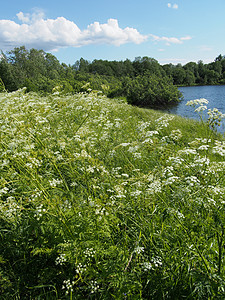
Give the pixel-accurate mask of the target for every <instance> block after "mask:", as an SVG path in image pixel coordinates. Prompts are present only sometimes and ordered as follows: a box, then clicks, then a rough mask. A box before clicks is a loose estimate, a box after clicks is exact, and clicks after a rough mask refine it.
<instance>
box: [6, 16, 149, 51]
mask: <svg viewBox="0 0 225 300" xmlns="http://www.w3.org/2000/svg"><path fill="white" fill-rule="evenodd" d="M17 17H18V20H19V21H20V23H22V24H18V23H16V22H14V21H11V20H0V49H8V48H12V47H16V46H19V45H25V46H26V47H27V48H32V47H34V48H39V49H43V50H45V51H50V50H57V49H59V48H60V47H80V46H84V45H90V44H112V45H115V46H120V45H122V44H125V43H135V44H140V43H142V42H144V41H145V40H146V39H147V36H146V35H142V34H140V33H139V32H138V31H137V30H136V29H134V28H131V27H126V28H125V29H122V28H120V27H119V24H118V21H117V20H116V19H109V20H108V21H107V23H105V24H100V23H99V22H94V23H93V24H90V25H88V26H87V29H85V30H81V29H80V28H79V27H78V26H77V25H76V24H75V23H74V22H72V21H69V20H67V19H65V18H64V17H58V18H56V19H45V18H44V14H43V12H41V11H39V12H36V13H33V14H24V13H23V12H19V13H18V14H17Z"/></svg>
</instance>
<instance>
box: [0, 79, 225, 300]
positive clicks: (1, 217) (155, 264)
mask: <svg viewBox="0 0 225 300" xmlns="http://www.w3.org/2000/svg"><path fill="white" fill-rule="evenodd" d="M153 79H154V78H153ZM83 88H84V89H88V85H87V86H86V87H83ZM57 92H58V93H57ZM62 92H63V89H62V88H61V87H60V86H59V88H55V90H54V91H53V94H51V95H48V96H46V97H41V96H40V95H39V94H36V93H25V90H24V89H22V90H18V91H16V92H13V93H2V94H1V95H0V104H1V111H0V119H1V124H0V129H1V130H0V158H1V161H0V170H1V177H0V294H1V299H182V298H189V299H223V298H224V296H225V285H224V282H225V281H224V279H225V268H224V254H225V252H224V251H225V250H224V226H225V217H224V208H225V207H224V205H225V204H224V194H225V176H224V174H225V165H224V155H225V141H224V139H223V138H222V137H221V136H219V135H218V134H217V133H216V132H215V130H214V129H215V126H216V124H218V123H219V122H220V119H221V117H223V115H221V114H220V112H218V110H213V111H208V113H209V118H208V120H207V123H206V122H203V121H202V123H199V122H197V121H193V120H188V119H183V118H181V117H175V116H172V115H166V114H162V113H159V112H156V111H153V110H149V109H148V110H147V109H141V108H137V107H133V106H130V105H128V104H126V103H124V102H122V101H121V100H119V99H118V100H111V99H108V98H106V97H105V96H103V95H102V96H97V93H95V92H90V91H89V93H80V94H76V95H68V94H67V95H63V96H60V93H62ZM189 104H191V105H194V106H196V105H197V106H198V105H200V106H199V107H200V109H199V108H198V107H197V108H196V109H197V111H198V112H200V113H201V110H202V109H203V107H205V104H206V102H205V101H204V102H203V101H202V100H201V101H200V100H198V101H197V100H196V101H194V102H193V103H189ZM203 104H204V105H203ZM209 127H210V128H212V129H213V130H210V128H209Z"/></svg>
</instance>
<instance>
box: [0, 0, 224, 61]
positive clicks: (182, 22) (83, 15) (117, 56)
mask: <svg viewBox="0 0 225 300" xmlns="http://www.w3.org/2000/svg"><path fill="white" fill-rule="evenodd" d="M224 16H225V0H216V1H212V0H174V1H173V0H168V1H166V0H110V1H109V0H70V1H69V0H64V1H56V0H55V1H53V0H45V1H44V0H29V1H28V0H20V1H18V0H17V1H16V0H10V1H5V2H4V5H1V10H0V49H1V50H3V52H5V51H9V50H11V49H13V48H14V47H18V46H21V45H25V46H26V47H27V48H28V49H29V48H37V49H43V50H44V51H46V52H51V53H53V54H54V55H55V56H56V57H57V58H58V59H59V60H60V62H65V63H66V64H73V63H74V62H75V61H76V60H78V59H80V58H81V57H83V58H84V59H87V60H89V61H92V60H93V59H107V60H125V59H126V58H128V59H130V60H134V59H135V57H137V56H141V57H142V56H148V57H152V58H155V59H156V60H158V61H159V63H161V64H165V63H173V64H177V63H181V64H185V63H187V62H190V61H196V62H197V61H198V60H203V62H204V63H208V62H211V61H213V60H214V59H215V58H216V57H217V56H218V55H219V54H222V55H225V17H224Z"/></svg>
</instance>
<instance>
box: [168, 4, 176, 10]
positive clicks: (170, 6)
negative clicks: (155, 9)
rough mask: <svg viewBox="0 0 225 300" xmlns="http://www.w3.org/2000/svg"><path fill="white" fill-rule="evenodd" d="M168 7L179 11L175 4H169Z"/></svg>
mask: <svg viewBox="0 0 225 300" xmlns="http://www.w3.org/2000/svg"><path fill="white" fill-rule="evenodd" d="M167 6H168V7H169V8H173V9H178V4H176V3H174V4H171V3H167Z"/></svg>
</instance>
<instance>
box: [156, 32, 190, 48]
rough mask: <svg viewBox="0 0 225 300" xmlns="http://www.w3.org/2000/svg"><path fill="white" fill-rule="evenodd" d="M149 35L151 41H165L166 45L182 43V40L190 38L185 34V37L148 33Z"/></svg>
mask: <svg viewBox="0 0 225 300" xmlns="http://www.w3.org/2000/svg"><path fill="white" fill-rule="evenodd" d="M150 36H151V37H152V39H153V41H155V42H165V43H166V45H167V46H169V45H170V44H183V42H184V41H188V40H191V37H190V36H185V37H181V38H176V37H166V36H162V37H159V36H157V35H154V34H150Z"/></svg>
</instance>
